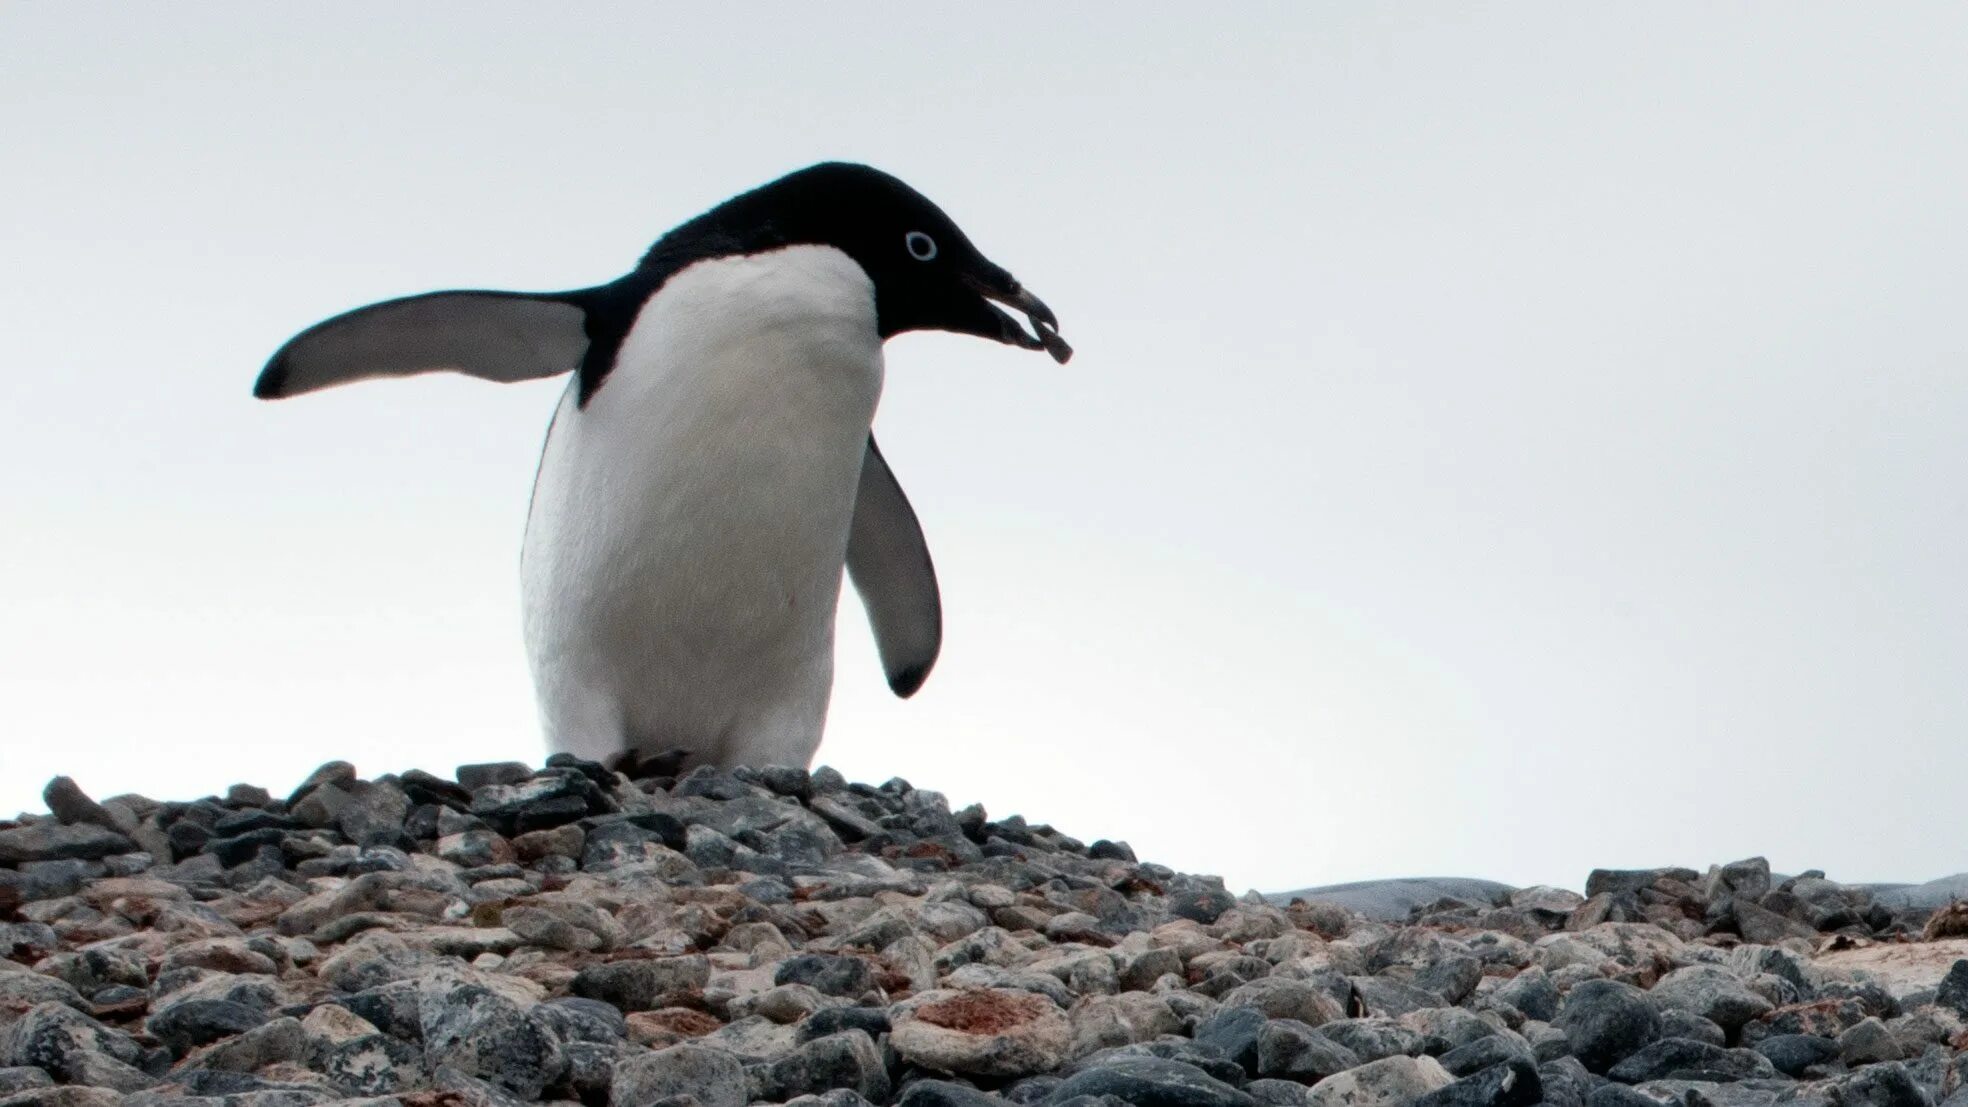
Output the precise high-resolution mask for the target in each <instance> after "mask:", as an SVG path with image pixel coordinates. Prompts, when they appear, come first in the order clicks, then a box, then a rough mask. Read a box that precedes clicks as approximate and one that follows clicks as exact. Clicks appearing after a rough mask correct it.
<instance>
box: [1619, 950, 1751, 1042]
mask: <svg viewBox="0 0 1968 1107" xmlns="http://www.w3.org/2000/svg"><path fill="white" fill-rule="evenodd" d="M1648 995H1649V996H1651V997H1652V998H1653V1001H1654V1003H1655V1004H1656V1005H1657V1006H1660V1007H1662V1008H1670V1009H1678V1010H1682V1011H1687V1012H1690V1013H1692V1014H1695V1015H1699V1016H1701V1017H1702V1018H1705V1019H1707V1020H1709V1021H1710V1022H1713V1023H1715V1024H1716V1025H1717V1026H1720V1027H1721V1028H1722V1029H1723V1031H1725V1032H1726V1033H1730V1034H1733V1033H1735V1032H1736V1031H1737V1030H1738V1029H1740V1028H1741V1027H1742V1025H1743V1024H1744V1023H1746V1022H1750V1021H1751V1020H1754V1019H1759V1018H1762V1017H1763V1016H1764V1015H1767V1014H1769V1013H1770V1011H1771V1010H1772V1004H1771V1003H1770V1001H1769V1000H1767V999H1764V998H1763V997H1762V996H1759V995H1757V994H1756V993H1755V992H1752V991H1750V990H1749V989H1748V988H1747V987H1745V986H1744V984H1743V982H1742V980H1741V979H1740V978H1738V977H1737V976H1736V975H1735V974H1734V973H1732V972H1730V971H1729V970H1727V969H1724V968H1721V967H1719V966H1716V965H1690V966H1688V967H1687V968H1684V969H1676V970H1674V971H1673V972H1671V973H1668V974H1667V975H1666V976H1663V977H1661V978H1660V980H1659V982H1657V983H1656V984H1655V985H1654V986H1653V988H1652V989H1651V990H1650V991H1649V992H1648Z"/></svg>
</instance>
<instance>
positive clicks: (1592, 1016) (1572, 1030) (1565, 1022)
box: [1552, 980, 1660, 1073]
mask: <svg viewBox="0 0 1968 1107" xmlns="http://www.w3.org/2000/svg"><path fill="white" fill-rule="evenodd" d="M1552 1025H1553V1026H1556V1027H1557V1028H1558V1029H1560V1030H1563V1031H1564V1032H1565V1041H1566V1044H1567V1047H1568V1048H1569V1049H1570V1050H1571V1053H1572V1055H1573V1056H1574V1057H1577V1058H1578V1059H1579V1063H1581V1064H1583V1065H1584V1066H1585V1067H1586V1068H1587V1069H1588V1070H1590V1071H1592V1072H1597V1073H1603V1072H1605V1071H1606V1070H1608V1069H1610V1068H1612V1067H1613V1066H1614V1065H1616V1064H1618V1063H1619V1062H1620V1061H1622V1060H1624V1059H1625V1058H1626V1057H1627V1055H1629V1054H1631V1053H1634V1052H1635V1051H1637V1050H1639V1049H1640V1048H1641V1047H1643V1046H1645V1045H1647V1044H1648V1043H1649V1042H1652V1041H1653V1040H1654V1039H1656V1038H1658V1037H1660V1013H1659V1012H1658V1011H1656V1010H1655V1009H1654V1006H1653V1004H1652V1003H1649V1002H1648V1001H1647V997H1646V993H1644V992H1642V991H1641V990H1640V989H1638V988H1635V987H1633V986H1632V985H1630V984H1622V983H1619V982H1618V981H1613V980H1588V981H1586V982H1584V983H1582V984H1580V985H1578V986H1577V987H1575V988H1573V989H1572V991H1571V994H1570V995H1568V996H1566V997H1565V1005H1564V1007H1563V1008H1562V1009H1560V1010H1559V1012H1558V1017H1557V1018H1556V1019H1555V1020H1554V1021H1553V1023H1552Z"/></svg>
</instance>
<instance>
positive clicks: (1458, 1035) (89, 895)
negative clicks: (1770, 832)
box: [0, 756, 1968, 1107]
mask: <svg viewBox="0 0 1968 1107" xmlns="http://www.w3.org/2000/svg"><path fill="white" fill-rule="evenodd" d="M634 773H635V775H634V776H630V775H622V774H616V773H612V772H610V771H609V770H607V769H605V768H603V767H602V766H600V765H596V764H593V763H591V762H585V761H582V760H580V759H577V758H571V757H560V756H557V757H555V758H554V759H552V760H551V762H550V763H549V765H548V766H547V767H546V768H544V769H534V768H531V767H529V766H526V765H522V764H518V763H499V764H489V765H477V766H461V767H460V768H459V770H458V772H457V773H456V774H455V776H456V779H455V780H449V779H444V778H442V777H438V776H435V775H433V774H429V773H424V772H420V771H415V770H412V771H409V772H405V773H402V774H399V775H393V776H384V777H379V778H375V779H365V778H363V777H361V776H360V775H359V774H358V773H357V771H356V770H355V768H354V767H353V766H351V765H348V764H346V763H341V762H331V763H330V764H328V765H324V766H323V767H322V768H321V769H319V770H317V771H316V772H315V773H314V774H312V775H311V776H310V777H309V779H308V780H307V781H305V782H304V783H303V784H302V786H301V787H300V788H298V789H296V791H295V792H294V793H293V794H292V795H290V796H288V797H285V798H283V799H275V798H273V797H271V796H270V795H268V794H267V793H266V791H265V790H263V789H257V788H254V787H252V786H250V785H235V786H232V787H230V788H227V789H225V791H224V793H223V798H217V797H207V798H205V799H200V800H195V801H191V802H187V803H158V802H155V801H152V800H149V799H146V798H144V797H141V796H116V797H111V798H109V799H107V800H105V801H103V802H101V803H97V802H96V801H95V800H93V799H91V798H90V797H88V796H87V795H86V793H84V792H83V791H82V790H81V789H80V787H79V786H77V785H75V783H74V782H73V781H72V780H67V779H66V778H58V779H57V780H56V781H53V782H51V783H50V785H49V788H48V790H47V792H46V795H45V799H46V800H47V802H48V804H49V807H50V810H51V812H52V816H38V817H37V816H24V817H23V818H21V819H19V820H16V821H14V822H12V823H0V1104H7V1103H9V1101H11V1100H14V1099H19V1098H20V1097H26V1100H25V1101H24V1102H27V1103H36V1104H38V1103H43V1102H45V1103H50V1104H69V1103H74V1104H82V1105H93V1104H95V1103H110V1102H128V1103H130V1104H132V1105H133V1107H204V1105H206V1104H211V1105H213V1107H288V1105H293V1107H302V1105H309V1104H314V1103H322V1102H329V1101H331V1100H345V1099H349V1098H351V1097H353V1098H356V1099H362V1098H364V1097H383V1098H379V1099H370V1100H369V1102H373V1103H375V1104H376V1107H382V1105H383V1101H384V1099H387V1100H388V1102H389V1103H391V1104H398V1105H402V1104H412V1103H422V1102H432V1103H438V1102H444V1103H453V1102H475V1103H486V1104H497V1105H504V1104H516V1103H527V1102H534V1101H559V1102H565V1101H570V1100H578V1101H583V1102H589V1103H601V1102H615V1103H635V1104H651V1103H667V1104H670V1105H671V1107H688V1105H689V1104H691V1103H695V1104H698V1105H699V1107H705V1105H709V1104H733V1105H740V1104H749V1103H772V1104H800V1105H801V1107H870V1105H873V1107H885V1105H888V1104H895V1103H903V1104H915V1105H918V1107H923V1105H929V1107H934V1105H937V1104H951V1105H957V1107H976V1105H979V1104H987V1103H1016V1104H1028V1105H1029V1104H1044V1105H1046V1107H1067V1105H1071V1107H1112V1105H1114V1104H1120V1103H1145V1104H1160V1103H1166V1104H1183V1105H1191V1104H1194V1105H1213V1104H1238V1105H1243V1104H1293V1105H1298V1104H1317V1105H1321V1107H1339V1105H1342V1104H1343V1105H1346V1107H1368V1105H1376V1104H1386V1105H1388V1107H1394V1105H1397V1104H1415V1105H1417V1107H1462V1105H1470V1104H1489V1105H1496V1104H1502V1105H1507V1107H1514V1105H1517V1104H1523V1105H1525V1107H1528V1105H1530V1104H1533V1103H1537V1102H1540V1101H1541V1102H1544V1103H1547V1104H1550V1105H1552V1107H1571V1105H1581V1107H1583V1105H1586V1104H1602V1105H1603V1104H1614V1105H1617V1104H1619V1103H1628V1104H1631V1103H1635V1102H1645V1103H1658V1102H1664V1101H1666V1100H1669V1099H1671V1100H1672V1101H1673V1102H1675V1103H1677V1104H1684V1105H1688V1107H1704V1105H1705V1107H1736V1105H1737V1104H1742V1105H1744V1107H1749V1105H1751V1104H1761V1103H1769V1102H1785V1103H1792V1104H1796V1105H1798V1107H1805V1105H1809V1104H1822V1105H1824V1107H1833V1105H1834V1104H1836V1105H1840V1107H1845V1105H1868V1107H1870V1105H1878V1107H1901V1105H1904V1107H1915V1105H1916V1104H1925V1105H1929V1107H1931V1105H1932V1104H1935V1103H1938V1102H1940V1101H1941V1100H1942V1099H1943V1098H1945V1097H1944V1096H1943V1094H1942V1093H1944V1092H1950V1091H1952V1090H1954V1089H1955V1088H1957V1087H1959V1086H1960V1085H1961V1084H1962V1078H1963V1077H1964V1076H1968V1051H1963V1050H1961V1049H1958V1048H1957V1046H1960V1045H1968V1035H1965V1034H1964V1027H1963V1021H1964V1018H1968V961H1963V962H1960V963H1954V964H1953V965H1952V967H1951V968H1950V969H1949V971H1948V972H1947V973H1946V974H1945V975H1944V976H1943V975H1939V974H1936V975H1935V976H1931V977H1928V978H1926V979H1925V980H1924V981H1922V982H1914V983H1908V984H1901V983H1897V982H1895V981H1893V980H1891V979H1888V978H1886V977H1875V976H1871V975H1868V974H1865V973H1863V972H1852V971H1845V970H1840V969H1836V968H1833V967H1831V965H1830V963H1829V962H1822V958H1823V957H1824V956H1825V955H1824V954H1820V953H1814V952H1813V951H1814V950H1816V949H1817V948H1818V947H1819V945H1820V944H1821V943H1823V942H1825V941H1826V940H1827V939H1828V938H1829V936H1830V932H1832V931H1834V930H1835V931H1837V936H1836V937H1835V938H1830V940H1831V941H1833V942H1836V943H1843V944H1847V945H1849V944H1854V943H1856V944H1860V945H1863V944H1865V943H1877V942H1888V941H1895V940H1899V938H1898V936H1914V937H1917V936H1919V935H1921V934H1922V933H1923V927H1925V926H1926V925H1927V923H1928V922H1929V914H1930V913H1933V912H1935V911H1936V907H1937V906H1941V905H1939V904H1937V903H1927V904H1926V906H1915V903H1914V900H1912V899H1909V898H1908V897H1899V898H1890V897H1885V896H1883V895H1881V896H1875V895H1874V893H1872V892H1870V891H1868V890H1867V889H1866V888H1864V887H1863V886H1858V885H1844V884H1838V883H1835V882H1833V881H1830V880H1827V879H1824V878H1823V876H1822V874H1807V875H1805V876H1802V877H1797V878H1792V879H1789V880H1784V881H1781V882H1777V881H1776V878H1774V877H1773V876H1771V874H1770V873H1769V869H1768V865H1767V864H1766V863H1764V862H1762V861H1761V860H1760V859H1757V858H1751V859H1749V860H1746V861H1740V862H1730V863H1728V864H1724V865H1716V866H1710V867H1708V868H1707V869H1706V871H1700V870H1696V869H1682V868H1665V869H1648V870H1618V871H1614V870H1603V871H1598V872H1595V873H1593V874H1592V875H1591V876H1590V877H1589V878H1588V880H1587V882H1586V888H1585V892H1586V894H1585V895H1580V894H1578V893H1575V892H1571V891H1568V890H1565V889H1557V888H1529V889H1519V890H1511V889H1507V888H1503V887H1501V886H1495V887H1491V886H1488V885H1482V884H1481V882H1452V881H1441V882H1431V881H1410V882H1400V884H1401V886H1400V887H1399V888H1396V889H1391V890H1390V889H1389V888H1386V887H1376V886H1368V887H1364V888H1362V887H1355V888H1353V889H1351V890H1350V891H1348V892H1346V893H1345V895H1350V896H1352V897H1353V898H1352V900H1350V901H1346V902H1340V901H1339V900H1321V899H1316V898H1315V899H1312V900H1299V901H1297V902H1291V901H1290V900H1289V897H1285V899H1283V900H1281V901H1277V902H1272V903H1266V902H1264V901H1263V900H1262V899H1261V898H1260V897H1256V896H1247V897H1241V898H1240V897H1238V896H1235V895H1233V894H1232V893H1230V892H1229V891H1228V890H1227V889H1225V888H1224V887H1223V886H1222V884H1221V882H1220V881H1217V880H1215V879H1213V878H1208V877H1198V876H1189V875H1185V874H1180V873H1175V872H1173V871H1171V870H1168V869H1166V868H1162V867H1160V866H1157V865H1154V864H1152V863H1143V862H1141V861H1139V860H1138V859H1137V858H1136V856H1135V854H1134V852H1133V850H1132V849H1130V848H1128V847H1127V846H1126V845H1125V844H1124V843H1119V842H1112V841H1107V840H1101V839H1093V840H1092V842H1093V844H1092V845H1086V844H1083V840H1081V839H1076V838H1073V837H1070V836H1068V835H1066V834H1064V833H1061V832H1060V831H1058V830H1056V829H1054V828H1053V827H1050V826H1045V825H1042V824H1035V823H1028V822H1026V821H1025V820H1023V819H1020V818H1017V817H1015V816H1013V817H1007V818H1001V819H996V820H993V819H992V818H991V817H990V816H989V815H988V813H986V812H985V811H984V810H983V809H982V808H981V807H977V806H975V805H973V806H971V807H967V808H963V809H961V810H957V811H952V809H951V807H950V804H949V802H948V801H947V799H945V797H943V796H942V795H940V794H938V793H936V792H933V791H929V790H927V789H920V788H915V787H913V786H912V785H910V784H909V783H908V782H906V781H901V780H891V781H889V782H887V783H885V784H882V785H880V786H878V787H875V786H868V785H861V784H853V783H850V782H848V781H846V780H845V779H843V778H842V777H841V776H840V774H838V773H835V772H833V771H832V770H827V769H820V770H816V771H813V772H811V773H809V772H806V771H805V770H798V769H758V770H753V769H742V770H737V771H732V772H722V771H718V770H714V769H707V768H699V769H695V770H692V771H691V772H688V773H685V774H683V775H682V776H681V777H679V776H677V775H676V764H674V763H671V762H662V761H659V762H657V763H654V764H651V765H648V766H646V767H638V768H636V769H635V770H634ZM1319 892H1320V890H1317V889H1313V890H1309V891H1308V892H1307V893H1306V894H1308V895H1313V896H1315V897H1316V896H1317V895H1318V894H1319ZM1395 893H1398V894H1395ZM1341 898H1342V899H1343V898H1344V896H1342V897H1341ZM1349 903H1350V904H1354V905H1357V907H1358V909H1359V910H1372V911H1373V912H1375V915H1374V917H1368V916H1366V915H1363V914H1360V913H1357V911H1356V909H1355V908H1354V907H1352V906H1349ZM1933 917H1934V918H1940V917H1941V916H1940V914H1938V913H1936V914H1934V916H1933ZM1929 929H1935V936H1947V935H1951V934H1952V931H1946V928H1945V927H1940V928H1938V929H1937V928H1931V927H1930V928H1929ZM1943 932H1945V933H1943ZM1909 948H1910V949H1918V948H1919V947H1918V946H1917V945H1916V946H1909ZM1943 963H1944V964H1945V963H1946V962H1943ZM1916 984H1918V985H1919V986H1915V985H1916ZM1594 1073H1601V1074H1605V1075H1594ZM1608 1077H1610V1079H1608ZM418 1096H423V1097H427V1098H426V1099H417V1098H415V1097H418ZM388 1097H408V1098H393V1099H392V1098H388ZM428 1097H437V1098H428ZM1634 1097H1638V1099H1635V1098H1634Z"/></svg>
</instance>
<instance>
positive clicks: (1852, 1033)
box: [1838, 1017, 1906, 1065]
mask: <svg viewBox="0 0 1968 1107" xmlns="http://www.w3.org/2000/svg"><path fill="white" fill-rule="evenodd" d="M1838 1055H1839V1056H1840V1057H1841V1058H1843V1059H1844V1061H1845V1063H1846V1064H1848V1065H1870V1064H1873V1063H1874V1062H1878V1061H1898V1060H1900V1059H1902V1058H1904V1057H1905V1056H1906V1050H1905V1049H1904V1048H1902V1047H1901V1045H1900V1042H1899V1039H1897V1038H1895V1037H1893V1032H1892V1031H1890V1030H1888V1029H1886V1024H1885V1023H1883V1022H1881V1021H1879V1020H1878V1019H1877V1018H1872V1017H1868V1018H1866V1019H1865V1020H1864V1021H1862V1022H1860V1023H1859V1024H1858V1025H1857V1026H1854V1027H1852V1028H1851V1029H1849V1030H1847V1031H1845V1032H1844V1033H1843V1034H1840V1035H1839V1036H1838Z"/></svg>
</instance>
